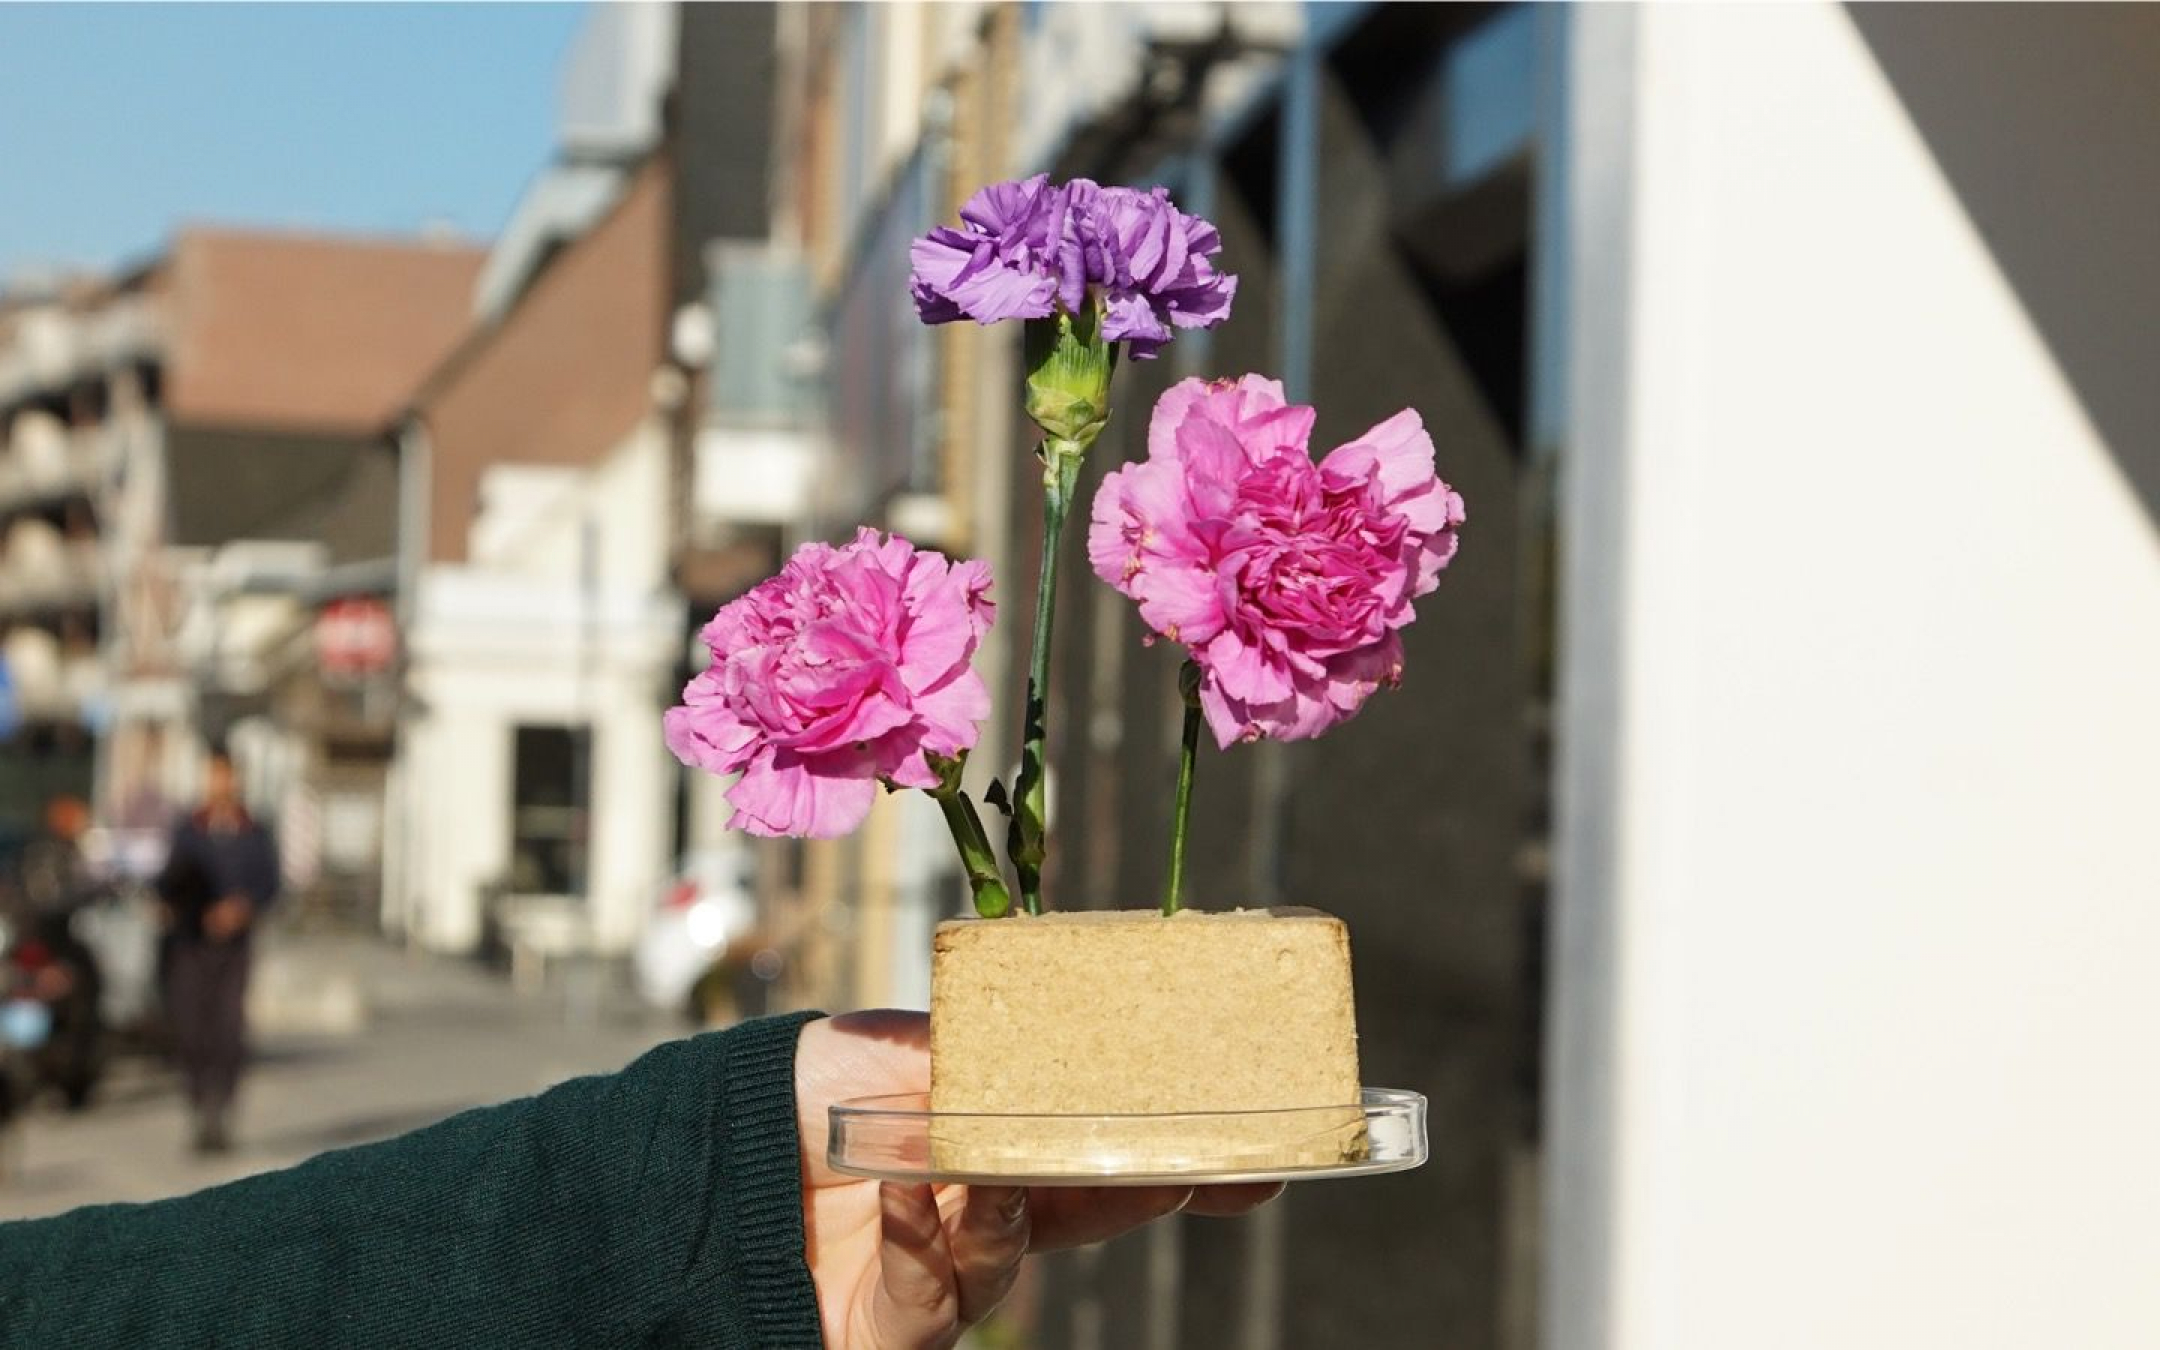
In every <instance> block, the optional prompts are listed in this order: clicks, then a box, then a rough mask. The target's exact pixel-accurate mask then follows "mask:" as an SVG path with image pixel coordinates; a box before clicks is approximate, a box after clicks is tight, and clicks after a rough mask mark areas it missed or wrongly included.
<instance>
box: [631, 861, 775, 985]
mask: <svg viewBox="0 0 2160 1350" xmlns="http://www.w3.org/2000/svg"><path fill="white" fill-rule="evenodd" d="M756 924H757V901H756V898H755V895H754V893H753V891H752V888H751V876H750V866H749V860H748V859H747V858H746V857H745V856H744V855H743V854H742V853H741V852H740V851H739V850H735V849H725V850H715V851H712V852H708V853H695V854H691V855H689V856H687V857H685V858H684V859H683V866H682V870H681V873H680V875H679V876H678V877H677V878H676V879H675V880H674V881H673V882H671V883H670V884H669V885H668V887H667V888H666V889H665V890H664V891H662V892H661V894H660V897H659V900H658V902H657V903H656V904H655V905H654V906H653V913H652V917H651V919H650V920H649V921H648V922H647V923H646V925H645V932H644V934H643V936H641V937H640V938H639V939H638V944H637V949H636V951H635V952H634V953H633V954H632V957H631V965H632V969H633V972H634V974H635V976H636V980H637V990H638V997H640V998H641V999H643V1000H644V1001H645V1002H646V1004H648V1005H649V1006H651V1007H654V1008H661V1009H668V1010H675V1009H681V1010H683V1011H685V1012H687V1013H688V1014H689V1016H690V1017H691V1018H692V1019H693V1020H694V1021H696V1022H699V1023H705V1022H708V1021H711V1020H714V1016H715V1009H713V1008H712V1007H709V1006H707V1005H708V1004H709V1003H710V1001H711V995H710V993H709V992H701V991H709V990H710V989H711V988H712V987H713V985H714V983H715V979H716V977H719V976H724V975H726V973H727V972H728V971H729V970H730V969H731V968H732V966H733V965H735V964H737V963H740V962H742V961H745V960H747V959H748V957H749V954H750V953H751V952H754V951H755V950H756V944H755V929H756ZM722 982H723V983H725V981H722Z"/></svg>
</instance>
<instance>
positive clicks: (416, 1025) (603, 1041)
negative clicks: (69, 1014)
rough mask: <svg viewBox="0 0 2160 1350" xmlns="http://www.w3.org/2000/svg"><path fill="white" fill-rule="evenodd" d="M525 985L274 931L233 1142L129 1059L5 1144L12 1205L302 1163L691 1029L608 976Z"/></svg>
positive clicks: (262, 959) (5, 1194)
mask: <svg viewBox="0 0 2160 1350" xmlns="http://www.w3.org/2000/svg"><path fill="white" fill-rule="evenodd" d="M566 985H567V986H568V987H567V988H566V989H556V990H552V991H550V992H547V993H544V994H539V995H532V996H521V995H519V994H517V993H515V992H513V991H512V989H511V988H510V985H509V982H508V981H507V980H506V979H504V978H501V977H498V976H496V975H493V974H491V973H489V972H486V971H483V970H480V969H478V968H477V967H475V966H473V965H471V964H469V963H466V962H461V961H455V960H449V959H445V958H441V957H431V956H422V955H415V954H408V953H406V952H404V951H401V950H399V949H397V948H394V947H390V946H387V945H386V944H384V943H382V942H379V941H376V940H372V939H364V938H326V937H317V936H309V937H285V938H280V937H278V936H277V935H269V936H267V937H266V939H265V942H264V946H263V949H262V951H261V952H260V953H259V954H258V960H257V969H256V973H255V980H254V986H253V989H252V991H251V998H250V1011H251V1015H252V1016H253V1018H254V1029H255V1031H254V1042H255V1059H254V1067H253V1069H252V1071H251V1072H250V1075H249V1077H248V1080H247V1082H246V1084H245V1086H244V1088H243V1090H242V1096H241V1102H240V1109H239V1112H238V1116H237V1119H236V1121H235V1133H236V1135H237V1143H238V1147H237V1149H236V1151H234V1152H233V1153H231V1154H227V1155H225V1156H223V1157H218V1158H210V1159H203V1158H197V1157H195V1156H194V1155H193V1154H191V1153H190V1152H189V1151H188V1142H189V1123H188V1120H187V1113H186V1111H185V1109H184V1106H183V1104H182V1102H181V1100H180V1097H179V1092H178V1085H177V1082H176V1080H175V1078H174V1076H173V1074H172V1073H171V1071H170V1069H169V1068H168V1067H167V1066H165V1065H163V1064H161V1063H157V1062H154V1061H150V1060H145V1059H142V1058H139V1057H127V1058H122V1059H120V1060H119V1061H117V1062H116V1063H115V1064H114V1066H113V1071H112V1073H111V1074H110V1075H109V1077H108V1078H107V1079H106V1081H105V1084H104V1086H103V1088H102V1089H101V1091H100V1092H99V1094H98V1097H97V1100H96V1101H95V1102H94V1103H93V1104H92V1106H91V1107H90V1109H89V1110H88V1111H87V1112H84V1113H82V1114H80V1115H70V1114H68V1113H66V1112H63V1111H61V1110H60V1109H58V1107H57V1105H52V1104H48V1105H46V1106H44V1107H41V1108H40V1109H39V1110H37V1111H36V1112H34V1113H33V1114H32V1115H31V1117H30V1119H29V1120H28V1121H26V1122H25V1123H24V1125H23V1127H22V1128H21V1129H20V1130H19V1131H17V1137H16V1138H14V1139H13V1140H11V1141H8V1143H7V1144H6V1146H5V1147H6V1152H7V1158H6V1174H5V1176H4V1178H0V1219H12V1218H28V1217H32V1216H36V1215H42V1214H54V1213H59V1212H61V1211H63V1210H67V1209H72V1208H74V1207H75V1206H77V1205H83V1204H91V1203H98V1202H103V1201H112V1200H150V1199H156V1198H159V1197H161V1196H168V1195H176V1194H182V1193H185V1192H188V1191H192V1190H197V1189H199V1188H201V1187H204V1186H209V1185H214V1184H217V1183H219V1182H223V1181H229V1180H232V1179H234V1178H236V1177H240V1176H245V1175H248V1174H249V1173H253V1172H258V1171H264V1170H268V1169H271V1168H276V1167H284V1166H288V1165H290V1164H292V1163H295V1162H298V1161H300V1160H301V1159H303V1158H306V1157H308V1156H310V1155H312V1154H315V1153H319V1152H321V1151H323V1150H325V1149H331V1148H342V1147H345V1146H347V1145H351V1144H359V1143H366V1142H368V1141H370V1140H374V1139H381V1138H386V1137H388V1136H390V1135H393V1134H398V1133H401V1132H403V1131H405V1130H409V1129H414V1128H417V1127H419V1126H421V1125H425V1124H428V1123H430V1122H432V1121H435V1120H439V1119H441V1118H442V1117H444V1116H447V1115H450V1114H453V1113H455V1112H457V1111H460V1110H463V1109H465V1108H467V1107H471V1106H479V1105H484V1104H486V1103H488V1102H494V1101H502V1100H505V1099H507V1098H511V1097H517V1096H522V1095H526V1094H529V1093H532V1092H536V1091H538V1090H540V1089H542V1088H544V1087H547V1086H548V1085H550V1084H552V1083H556V1082H559V1081H561V1080H562V1079H564V1078H569V1077H574V1076H576V1075H578V1074H583V1073H598V1072H606V1071H609V1070H612V1069H616V1068H619V1067H621V1066H622V1065H623V1064H625V1063H627V1062H628V1061H629V1060H631V1059H632V1058H634V1057H635V1056H636V1055H637V1054H638V1053H639V1052H640V1051H642V1050H643V1049H645V1048H646V1047H647V1046H650V1045H652V1044H654V1043H656V1042H658V1041H660V1040H664V1039H667V1038H669V1037H673V1036H678V1035H681V1034H683V1033H684V1032H685V1031H687V1030H688V1028H687V1027H685V1026H683V1025H681V1024H680V1023H679V1022H676V1021H673V1020H669V1019H664V1018H654V1017H651V1016H649V1015H647V1014H644V1013H642V1012H640V1011H638V1010H637V1009H635V1008H634V1007H631V1006H629V1005H628V1004H627V1003H625V1002H624V1001H622V1000H619V999H611V998H607V997H604V996H603V993H604V991H603V989H602V986H601V985H600V983H599V982H598V981H597V980H586V981H584V982H582V983H580V982H579V981H576V980H574V979H573V980H570V981H567V982H566Z"/></svg>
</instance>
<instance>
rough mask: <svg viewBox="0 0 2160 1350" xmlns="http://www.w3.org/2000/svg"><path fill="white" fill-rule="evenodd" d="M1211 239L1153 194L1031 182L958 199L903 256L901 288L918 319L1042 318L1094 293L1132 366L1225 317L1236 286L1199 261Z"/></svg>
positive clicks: (1207, 229)
mask: <svg viewBox="0 0 2160 1350" xmlns="http://www.w3.org/2000/svg"><path fill="white" fill-rule="evenodd" d="M1221 250H1222V236H1221V235H1220V234H1219V233H1217V231H1216V229H1215V227H1214V226H1213V225H1210V224H1209V223H1208V222H1207V221H1205V220H1202V219H1201V218H1200V217H1198V216H1193V215H1187V214H1186V213H1185V212H1183V211H1180V210H1178V209H1177V207H1176V205H1175V204H1173V203H1172V202H1171V200H1170V194H1169V192H1168V191H1167V190H1166V189H1164V188H1160V187H1158V188H1154V189H1151V190H1148V191H1141V190H1140V189H1137V188H1127V187H1103V186H1101V185H1099V184H1096V183H1093V182H1091V181H1089V180H1088V179H1085V178H1075V179H1073V180H1072V181H1071V182H1068V183H1061V184H1058V185H1057V186H1054V187H1053V186H1051V184H1050V181H1049V179H1048V177H1047V176H1045V175H1043V174H1037V175H1036V176H1034V177H1033V178H1029V179H1025V180H1023V181H1021V182H1017V183H995V184H992V185H991V186H989V187H986V188H984V189H983V190H982V191H980V192H978V193H976V194H975V195H974V196H973V197H971V198H969V199H968V203H967V205H966V206H963V207H962V208H961V209H960V226H959V228H957V229H955V228H953V227H952V226H947V225H941V226H939V227H938V228H936V229H934V230H932V231H930V233H929V234H927V235H924V236H923V237H922V238H920V239H918V240H916V241H915V244H914V247H913V249H911V250H910V258H911V260H912V262H913V264H914V276H913V281H912V284H911V286H910V288H909V290H910V293H911V294H912V295H913V296H914V300H915V312H916V313H917V314H918V315H920V316H921V318H922V321H923V322H924V323H953V322H956V321H958V320H960V319H973V320H975V321H976V322H977V323H985V324H988V323H997V322H998V321H1000V320H1003V319H1043V318H1048V317H1049V316H1050V315H1052V314H1054V313H1056V312H1057V311H1058V310H1059V309H1060V308H1062V309H1064V310H1065V312H1066V313H1069V314H1075V313H1078V312H1079V311H1080V309H1081V308H1082V306H1084V305H1085V304H1086V303H1087V300H1088V293H1089V291H1090V290H1091V289H1093V290H1097V291H1099V292H1100V294H1101V296H1102V304H1103V328H1102V333H1103V336H1104V337H1105V338H1108V339H1110V340H1111V341H1114V342H1123V343H1125V344H1126V351H1127V353H1128V354H1129V355H1131V356H1132V357H1134V358H1136V359H1143V360H1144V359H1146V358H1148V357H1152V356H1153V355H1155V353H1156V352H1157V351H1159V350H1160V349H1161V348H1162V346H1163V345H1164V344H1165V343H1167V342H1169V341H1170V339H1171V337H1172V336H1173V330H1174V329H1177V328H1210V327H1213V326H1214V325H1216V324H1218V323H1221V322H1222V321H1223V320H1224V319H1225V318H1228V317H1229V314H1230V300H1231V297H1232V296H1233V295H1234V294H1235V293H1236V291H1237V278H1236V277H1234V276H1229V275H1227V274H1225V273H1221V272H1217V271H1216V270H1215V265H1214V264H1213V263H1212V262H1210V261H1209V259H1210V258H1211V257H1213V256H1214V255H1215V254H1216V253H1219V252H1220V251H1221Z"/></svg>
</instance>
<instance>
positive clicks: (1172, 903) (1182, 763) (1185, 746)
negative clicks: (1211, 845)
mask: <svg viewBox="0 0 2160 1350" xmlns="http://www.w3.org/2000/svg"><path fill="white" fill-rule="evenodd" d="M1178 692H1179V693H1180V694H1181V695H1182V696H1183V700H1182V701H1183V702H1184V704H1185V734H1184V736H1183V738H1182V739H1181V740H1180V741H1179V743H1178V767H1177V809H1176V812H1175V813H1174V814H1173V815H1172V816H1171V817H1170V878H1169V880H1168V881H1167V882H1166V883H1165V884H1164V886H1163V901H1162V912H1163V913H1164V914H1165V915H1169V914H1175V913H1177V912H1178V911H1179V910H1181V909H1183V908H1184V907H1185V827H1186V824H1187V822H1189V821H1190V820H1191V819H1192V776H1193V761H1194V760H1195V759H1196V758H1198V756H1199V751H1200V667H1198V666H1196V665H1194V664H1193V663H1192V662H1190V661H1187V662H1186V663H1185V665H1184V667H1183V669H1181V670H1179V671H1178Z"/></svg>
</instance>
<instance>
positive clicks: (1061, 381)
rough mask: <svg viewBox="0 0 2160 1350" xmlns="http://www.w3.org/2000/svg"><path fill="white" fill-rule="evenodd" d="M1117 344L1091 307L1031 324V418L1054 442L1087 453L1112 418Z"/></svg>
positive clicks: (1028, 346) (1028, 340)
mask: <svg viewBox="0 0 2160 1350" xmlns="http://www.w3.org/2000/svg"><path fill="white" fill-rule="evenodd" d="M1116 368H1117V343H1115V342H1112V341H1110V340H1108V339H1106V338H1104V337H1103V335H1102V315H1101V312H1100V311H1099V310H1098V308H1097V307H1096V306H1095V305H1093V304H1090V305H1087V306H1085V307H1083V308H1082V310H1081V312H1080V313H1078V314H1067V313H1065V312H1064V311H1062V310H1060V311H1059V312H1058V313H1055V314H1052V315H1050V316H1049V317H1048V318H1043V319H1030V320H1028V321H1027V370H1028V374H1027V415H1028V416H1029V417H1030V418H1031V419H1033V420H1034V422H1035V425H1037V426H1039V427H1041V428H1042V429H1043V431H1044V432H1045V433H1047V434H1048V435H1049V436H1050V438H1051V439H1052V440H1055V441H1063V442H1066V443H1068V444H1070V445H1073V446H1076V447H1077V448H1079V449H1080V450H1086V449H1087V448H1088V447H1089V446H1090V445H1093V444H1094V443H1095V438H1096V437H1097V436H1099V435H1101V434H1102V429H1103V424H1104V423H1105V422H1107V421H1109V420H1110V375H1111V373H1112V372H1113V371H1114V370H1115V369H1116Z"/></svg>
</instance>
